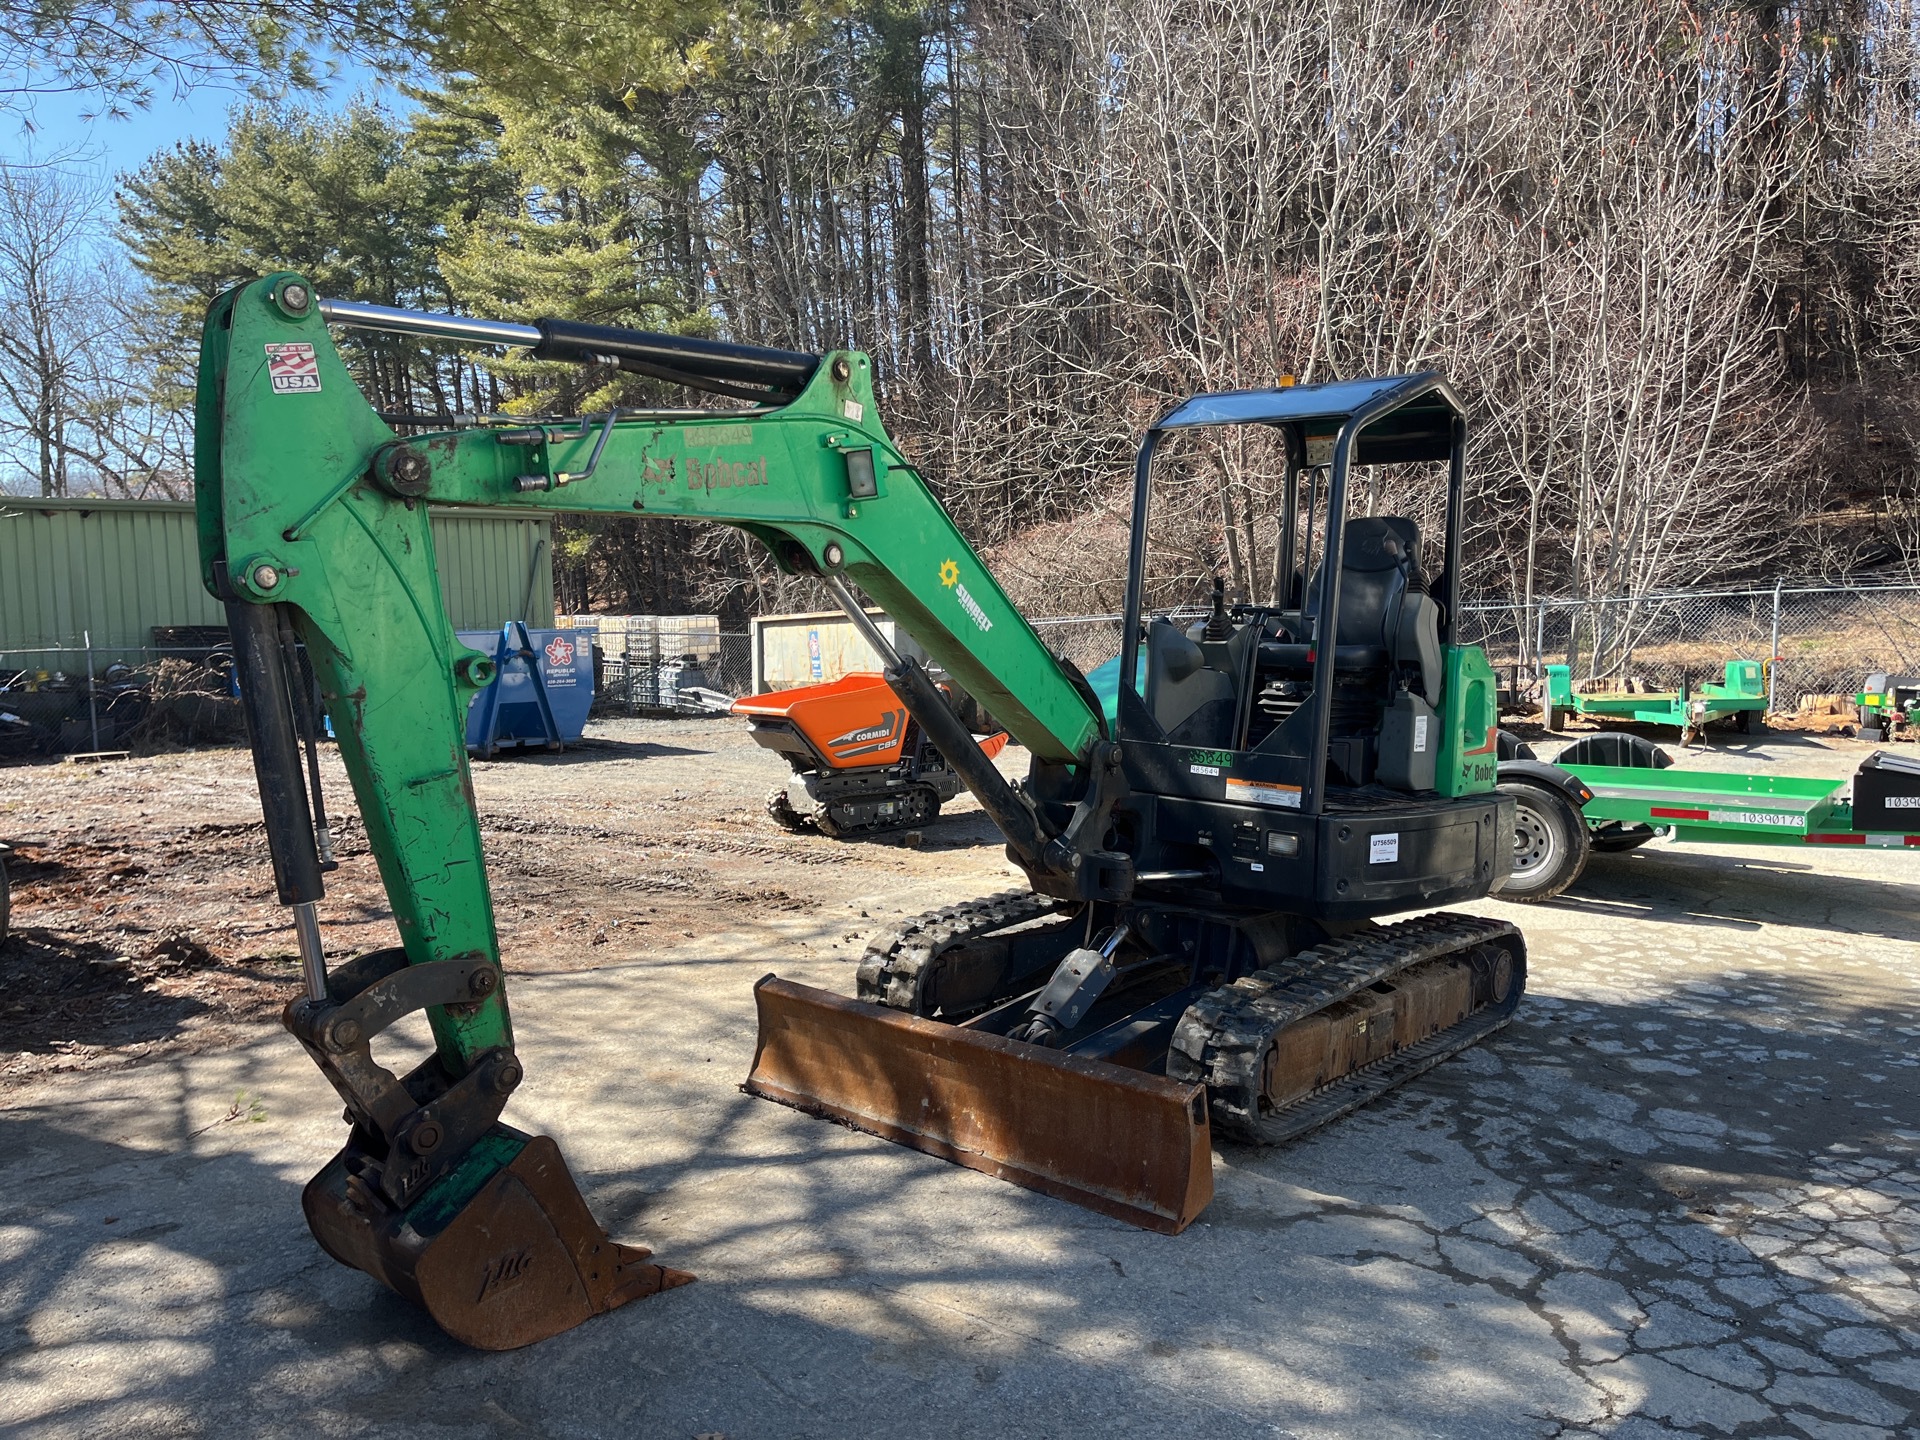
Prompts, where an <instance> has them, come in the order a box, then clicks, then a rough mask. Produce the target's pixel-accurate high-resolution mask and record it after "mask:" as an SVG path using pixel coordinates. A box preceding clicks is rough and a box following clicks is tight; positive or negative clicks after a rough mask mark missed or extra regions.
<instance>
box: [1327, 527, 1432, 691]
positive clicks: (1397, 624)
mask: <svg viewBox="0 0 1920 1440" xmlns="http://www.w3.org/2000/svg"><path fill="white" fill-rule="evenodd" d="M1320 573H1321V572H1320V570H1318V569H1316V572H1315V574H1314V579H1313V584H1312V586H1310V587H1309V588H1308V590H1307V597H1306V599H1307V613H1308V614H1312V613H1314V611H1315V609H1316V608H1317V606H1318V605H1319V600H1320ZM1333 643H1334V644H1336V645H1366V646H1372V647H1377V648H1378V649H1379V650H1380V651H1381V652H1382V655H1381V659H1382V661H1383V662H1384V663H1386V664H1387V665H1389V666H1390V667H1391V668H1393V669H1395V670H1399V669H1403V668H1404V669H1408V670H1412V671H1414V672H1416V673H1417V681H1416V683H1415V685H1414V688H1415V689H1416V690H1419V691H1420V692H1422V694H1423V695H1424V697H1425V698H1426V700H1427V701H1428V703H1429V704H1433V703H1437V701H1438V698H1439V695H1440V688H1441V684H1442V680H1443V676H1444V670H1443V666H1442V661H1441V651H1440V607H1439V605H1438V604H1436V603H1435V602H1434V600H1433V598H1432V597H1431V596H1429V595H1428V594H1427V593H1426V585H1425V583H1424V582H1423V581H1422V579H1421V576H1420V527H1419V526H1418V525H1416V524H1414V522H1413V521H1412V520H1409V519H1408V518H1406V517H1405V516H1404V515H1364V516H1357V517H1355V518H1354V519H1351V520H1349V521H1347V528H1346V531H1345V533H1344V543H1343V544H1342V546H1341V552H1340V614H1339V616H1338V619H1337V623H1336V624H1335V626H1334V642H1333Z"/></svg>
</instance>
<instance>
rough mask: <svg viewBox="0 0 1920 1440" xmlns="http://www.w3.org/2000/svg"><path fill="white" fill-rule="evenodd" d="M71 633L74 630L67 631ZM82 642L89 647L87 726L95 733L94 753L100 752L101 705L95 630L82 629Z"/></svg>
mask: <svg viewBox="0 0 1920 1440" xmlns="http://www.w3.org/2000/svg"><path fill="white" fill-rule="evenodd" d="M67 633H68V634H69V635H71V634H72V633H73V632H72V631H71V630H69V631H68V632H67ZM80 643H81V644H83V645H85V646H86V647H87V728H88V729H89V730H90V731H91V732H92V734H93V753H94V754H96V755H98V754H99V753H100V707H99V705H98V703H97V701H96V699H95V696H94V690H93V631H91V630H82V631H81V632H80Z"/></svg>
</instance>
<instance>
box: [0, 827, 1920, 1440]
mask: <svg viewBox="0 0 1920 1440" xmlns="http://www.w3.org/2000/svg"><path fill="white" fill-rule="evenodd" d="M1915 867H1916V861H1915V860H1914V859H1910V858H1908V857H1906V856H1904V855H1899V854H1885V853H1873V854H1867V853H1856V854H1833V853H1823V854H1821V855H1819V856H1817V857H1813V858H1807V857H1805V856H1804V855H1803V854H1802V853H1801V852H1798V851H1793V850H1785V849H1782V850H1744V851H1742V850H1733V849H1728V850H1717V851H1710V850H1664V849H1662V848H1660V847H1657V846H1655V847H1649V848H1648V849H1646V850H1642V851H1639V852H1635V853H1633V854H1630V855H1626V856H1616V857H1597V858H1596V861H1595V864H1594V868H1593V871H1592V874H1591V876H1590V878H1589V880H1588V882H1587V883H1586V884H1585V885H1584V886H1583V887H1582V888H1581V889H1580V890H1579V891H1578V892H1577V893H1576V894H1574V895H1572V896H1569V897H1566V898H1564V899H1563V900H1562V901H1560V902H1557V903H1555V904H1553V905H1550V906H1546V907H1541V908H1535V909H1524V908H1520V907H1514V906H1507V905H1503V904H1500V903H1498V902H1487V903H1485V904H1483V905H1479V906H1474V907H1471V908H1473V909H1476V910H1479V911H1481V912H1483V913H1487V914H1494V915H1499V916H1501V917H1503V918H1508V919H1512V920H1514V921H1516V923H1518V924H1519V925H1520V926H1521V927H1522V928H1523V930H1524V931H1525V932H1526V934H1527V937H1528V941H1529V945H1530V949H1531V955H1532V976H1531V984H1530V995H1529V999H1528V1001H1527V1002H1526V1003H1525V1004H1524V1005H1523V1007H1522V1009H1521V1011H1520V1015H1519V1018H1518V1019H1517V1020H1516V1022H1515V1023H1514V1024H1513V1025H1512V1026H1511V1027H1509V1028H1508V1029H1507V1030H1506V1031H1504V1032H1502V1033H1501V1034H1499V1035H1498V1036H1496V1037H1494V1038H1493V1039H1492V1040H1491V1041H1490V1042H1488V1043H1486V1044H1484V1045H1482V1046H1480V1047H1478V1048H1477V1049H1476V1050H1474V1051H1472V1052H1470V1053H1468V1054H1466V1055H1464V1056H1461V1057H1459V1058H1457V1059H1456V1060H1453V1061H1451V1062H1449V1063H1447V1064H1445V1065H1443V1066H1441V1067H1440V1068H1438V1069H1437V1070H1435V1071H1433V1072H1431V1073H1430V1074H1428V1075H1427V1076H1425V1077H1423V1078H1422V1079H1420V1080H1419V1081H1417V1082H1416V1083H1414V1084H1413V1085H1411V1086H1409V1087H1407V1088H1406V1089H1404V1090H1403V1091H1401V1092H1399V1093H1397V1094H1396V1095H1395V1096H1393V1097H1391V1098H1389V1099H1388V1100H1387V1101H1385V1102H1383V1103H1381V1104H1379V1105H1376V1106H1374V1107H1372V1108H1371V1109H1370V1110H1367V1111H1363V1112H1361V1113H1360V1114H1357V1115H1355V1116H1352V1117H1349V1118H1348V1119H1346V1120H1344V1121H1342V1122H1340V1123H1338V1124H1336V1125H1334V1126H1332V1127H1330V1128H1329V1129H1327V1130H1325V1131H1322V1132H1320V1133H1319V1134H1317V1135H1314V1136H1311V1137H1309V1138H1308V1139H1306V1140H1305V1141H1303V1142H1301V1143H1298V1144H1296V1145H1294V1146H1292V1147H1289V1148H1287V1149H1284V1150H1279V1151H1257V1150H1250V1149H1244V1148H1239V1147H1225V1148H1222V1149H1221V1150H1220V1152H1219V1153H1218V1154H1217V1155H1216V1159H1215V1179H1216V1186H1217V1198H1216V1200H1215V1202H1214V1205H1213V1207H1212V1208H1211V1209H1210V1210H1209V1211H1208V1213H1207V1214H1206V1215H1205V1216H1204V1217H1203V1218H1202V1220H1201V1222H1200V1223H1198V1224H1196V1225H1195V1226H1194V1227H1193V1228H1192V1229H1191V1230H1189V1231H1188V1232H1187V1233H1186V1234H1185V1235H1183V1236H1179V1237H1171V1238H1170V1237H1164V1236H1156V1235H1148V1234H1145V1233H1142V1232H1139V1231H1136V1230H1132V1229H1129V1228H1128V1227H1126V1226H1123V1225H1120V1224H1117V1223H1115V1222H1112V1221H1109V1220H1106V1219H1104V1218H1102V1217H1099V1216H1095V1215H1091V1214H1088V1213H1086V1212H1083V1211H1079V1210H1076V1209H1072V1208H1070V1207H1068V1206H1065V1205H1062V1204H1060V1203H1058V1202H1055V1201H1051V1200H1047V1199H1045V1198H1043V1197H1040V1196H1037V1195H1034V1194H1031V1193H1028V1192H1026V1191H1022V1190H1018V1189H1015V1188H1013V1187H1011V1186H1007V1185H1003V1184H999V1183H996V1182H994V1181H992V1180H989V1179H987V1178H985V1177H983V1176H980V1175H977V1174H974V1173H972V1172H969V1171H964V1170H960V1169H956V1168H953V1167H950V1166H946V1165H943V1164H941V1163H939V1162H938V1161H935V1160H931V1159H929V1158H927V1157H925V1156H921V1155H917V1154H913V1153H911V1152H907V1151H904V1150H900V1149H897V1148H895V1147H892V1146H888V1145H885V1144H883V1143H881V1142H879V1141H876V1140H874V1139H872V1138H870V1137H867V1136H862V1135H856V1134H853V1133H851V1132H848V1131H845V1130H841V1129H837V1128H835V1127H833V1126H830V1125H825V1124H822V1123H821V1122H818V1121H814V1120H810V1119H808V1118H806V1117H804V1116H801V1115H799V1114H796V1113H795V1112H792V1111H789V1110H785V1109H782V1108H780V1107H777V1106H773V1105H769V1104H765V1103H762V1102H759V1101H754V1100H750V1099H747V1098H746V1097H744V1096H743V1095H741V1094H740V1093H739V1092H738V1090H737V1088H736V1087H737V1085H738V1082H739V1081H740V1079H741V1078H742V1076H743V1075H744V1074H745V1071H746V1068H747V1065H748V1061H749V1059H750V1057H751V1053H752V1041H753V1013H752V1002H751V997H750V993H749V992H750V986H751V984H752V982H753V980H754V979H756V978H758V977H759V976H760V975H761V974H764V973H765V972H766V971H767V970H769V969H772V970H778V971H779V972H781V973H782V974H787V975H791V976H793V977H794V978H796V979H800V980H804V981H808V982H811V983H816V984H822V985H826V986H830V987H834V988H838V989H841V990H847V989H849V988H850V987H851V983H852V973H851V970H852V967H851V965H850V964H849V963H847V962H846V961H845V960H836V959H833V958H830V957H829V956H828V955H827V954H826V951H825V949H824V947H822V946H821V945H820V944H819V943H818V942H819V940H820V938H821V937H822V936H826V935H829V934H833V935H838V934H839V933H841V932H842V931H843V930H844V928H845V927H846V925H847V924H848V915H849V914H857V913H858V911H859V910H860V909H863V908H864V909H868V910H870V911H871V912H872V913H873V914H874V915H875V916H876V917H877V916H880V915H883V914H885V913H887V912H888V910H889V908H894V909H897V908H901V901H900V897H898V896H895V895H893V894H891V893H872V894H863V895H860V896H854V897H849V900H850V902H851V907H852V908H851V909H850V910H849V909H844V908H840V909H834V910H832V912H831V913H818V914H798V915H796V914H794V913H792V912H786V911H782V912H772V913H768V914H765V915H756V914H746V913H742V914H739V915H737V916H735V917H733V918H732V919H731V921H730V923H731V924H733V926H734V929H733V930H732V931H730V932H729V933H727V934H723V935H720V936H709V937H704V938H701V939H699V940H695V941H690V942H688V943H686V944H684V945H681V946H678V947H675V948H670V949H663V950H657V951H653V952H650V953H647V954H644V955H635V956H631V957H624V958H614V957H610V959H609V963H607V964H605V965H603V966H602V967H601V968H599V969H598V970H594V971H588V972H583V973H573V974H556V975H545V976H538V977H531V978H525V979H519V980H514V981H512V982H511V983H512V985H513V997H514V1003H515V1018H516V1028H517V1030H518V1032H519V1038H520V1044H521V1048H522V1053H523V1054H524V1055H525V1056H526V1058H527V1061H528V1069H529V1081H528V1084H527V1085H526V1087H525V1088H524V1089H523V1091H521V1092H520V1093H519V1094H518V1095H516V1097H515V1101H514V1105H513V1107H512V1108H511V1110H510V1112H509V1118H511V1119H514V1120H515V1121H516V1122H517V1123H520V1124H522V1125H523V1126H526V1127H528V1128H535V1129H542V1130H546V1131H548V1132H550V1133H553V1134H554V1135H556V1137H557V1138H558V1139H559V1140H560V1142H561V1144H562V1146H563V1147H564V1149H565V1151H566V1153H567V1155H568V1158H569V1160H570V1162H571V1163H572V1165H573V1167H574V1169H575V1171H576V1173H577V1174H578V1175H579V1176H580V1178H581V1181H582V1185H583V1188H584V1189H585V1190H586V1192H587V1194H588V1198H589V1200H590V1201H591V1203H592V1204H593V1205H594V1207H595V1209H596V1212H597V1213H598V1214H600V1215H601V1216H602V1218H603V1219H605V1220H606V1221H607V1223H608V1224H609V1225H610V1226H611V1227H612V1228H613V1229H614V1231H615V1233H616V1234H618V1235H620V1236H622V1237H623V1238H633V1239H639V1240H643V1241H644V1242H645V1243H647V1244H648V1245H651V1246H652V1247H653V1248H654V1249H655V1250H656V1251H657V1252H658V1253H659V1254H660V1256H661V1258H663V1259H665V1260H667V1261H669V1262H670V1263H672V1264H675V1265H679V1266H683V1267H685V1268H687V1269H690V1270H693V1271H695V1272H696V1273H697V1274H698V1275H699V1276H700V1281H699V1283H698V1284H696V1285H694V1286H691V1287H689V1288H687V1289H684V1290H678V1291H674V1292H672V1293H670V1294H668V1295H665V1296H662V1297H659V1298H656V1299H652V1300H648V1301H646V1302H644V1303H642V1304H638V1305H634V1306H631V1307H629V1308H628V1309H626V1310H623V1311H620V1312H617V1313H616V1314H614V1315H611V1316H607V1317H603V1318H601V1319H599V1320H596V1321H594V1322H592V1323H590V1324H588V1325H586V1326H584V1327H582V1328H580V1329H579V1330H576V1331H574V1332H572V1333H570V1334H568V1335H566V1336H563V1337H560V1338H558V1339H556V1340H554V1341H551V1342H548V1343H547V1344H545V1345H543V1346H540V1347H537V1348H535V1349H533V1350H530V1351H524V1352H519V1353H516V1354H512V1355H504V1356H483V1355H477V1354H473V1353H470V1352H467V1351H463V1350H461V1349H459V1348H458V1347H456V1346H454V1345H452V1344H451V1343H450V1342H448V1341H446V1340H445V1339H444V1337H442V1336H440V1335H439V1334H437V1333H436V1332H435V1331H434V1330H433V1329H432V1328H431V1327H430V1326H429V1325H428V1324H427V1323H426V1322H425V1321H424V1320H423V1318H422V1317H421V1316H420V1315H419V1314H417V1313H416V1312H415V1311H414V1310H413V1309H411V1308H410V1307H409V1306H407V1305H406V1304H404V1303H402V1302H401V1301H399V1300H397V1299H395V1298H394V1297H392V1296H389V1295H387V1294H386V1293H385V1292H383V1291H381V1290H380V1289H379V1288H378V1287H377V1286H375V1285H374V1284H373V1282H371V1281H370V1280H368V1279H367V1278H366V1277H365V1276H362V1275H360V1274H358V1273H356V1272H353V1271H349V1270H346V1269H343V1268H341V1267H339V1266H337V1265H335V1264H333V1263H332V1262H331V1261H329V1260H327V1259H326V1258H325V1257H324V1256H323V1255H321V1254H320V1253H319V1251H318V1250H317V1249H316V1248H315V1246H314V1245H313V1243H312V1241H311V1239H310V1238H309V1237H308V1236H307V1234H306V1232H305V1230H304V1227H303V1226H302V1225H301V1223H300V1219H299V1211H298V1187H299V1185H300V1184H301V1183H302V1182H303V1181H304V1180H305V1178H306V1177H307V1176H308V1175H309V1174H311V1173H312V1172H313V1171H314V1170H315V1169H317V1168H318V1166H319V1164H320V1162H321V1161H322V1160H323V1159H324V1158H325V1156H326V1155H327V1154H328V1153H330V1149H331V1147H332V1146H333V1145H335V1144H337V1143H338V1139H339V1135H338V1126H337V1115H338V1108H337V1102H333V1101H331V1100H330V1098H329V1095H328V1093H327V1092H326V1090H325V1087H324V1085H323V1083H322V1082H321V1080H320V1078H319V1076H318V1075H317V1073H316V1072H314V1071H313V1069H312V1067H311V1066H310V1065H309V1064H308V1063H307V1062H306V1060H305V1059H304V1057H303V1056H302V1055H301V1053H300V1052H299V1050H298V1048H297V1047H296V1046H294V1045H293V1044H292V1043H291V1042H290V1041H288V1040H287V1039H286V1038H285V1037H284V1036H283V1035H281V1034H279V1033H278V1032H276V1031H269V1030H266V1029H264V1028H263V1029H262V1030H261V1031H260V1032H259V1034H258V1036H257V1037H256V1038H255V1039H253V1040H252V1041H250V1042H249V1043H247V1044H244V1045H242V1046H240V1047H238V1048H236V1049H234V1050H233V1051H231V1052H228V1053H222V1054H212V1055H202V1056H192V1057H185V1058H178V1059H174V1060H169V1061H167V1062H165V1063H158V1064H152V1065H148V1066H145V1067H142V1068H138V1069H127V1070H120V1071H115V1072H108V1073H98V1074H94V1073H89V1074H83V1075H75V1076H67V1077H59V1078H56V1079H50V1080H47V1081H43V1082H36V1083H35V1084H33V1085H30V1086H27V1087H24V1088H22V1089H19V1090H16V1091H13V1092H11V1093H10V1094H9V1095H8V1096H7V1097H5V1100H4V1102H3V1103H4V1105H5V1108H4V1110H0V1136H4V1140H3V1141H0V1177H3V1178H0V1197H3V1198H0V1256H3V1257H4V1265H0V1323H3V1324H4V1326H5V1329H4V1332H0V1426H4V1427H8V1428H9V1430H10V1431H11V1432H12V1433H19V1434H23V1435H34V1436H67V1435H87V1436H93V1435H150V1434H195V1433H205V1434H222V1435H224V1434H239V1433H246V1434H259V1435H298V1436H300V1437H303V1440H306V1437H315V1436H332V1435H347V1434H352V1435H376V1436H381V1435H396V1436H397V1435H407V1436H430V1437H454V1436H460V1437H466V1436H494V1435H500V1436H510V1435H546V1436H554V1437H586V1436H600V1435H607V1436H615V1435H619V1436H631V1435H645V1436H695V1435H708V1434H715V1433H718V1434H724V1435H726V1436H728V1437H731V1440H743V1437H749V1436H774V1437H784V1436H841V1435H855V1434H859V1435H887V1436H892V1435H900V1436H922V1435H942V1436H944V1435H980V1436H988V1435H992V1436H1008V1435H1019V1436H1025V1435H1034V1436H1040V1435H1049V1436H1051V1435H1079V1434H1087V1435H1101V1436H1107V1435H1116V1436H1118V1435H1143V1436H1147V1435H1150V1436H1188V1435H1191V1436H1196V1437H1197V1436H1208V1437H1217V1436H1264V1437H1273V1436H1294V1437H1297V1440H1333V1437H1341V1440H1346V1437H1367V1440H1372V1437H1388V1440H1401V1437H1405V1440H1414V1437H1460V1440H1482V1437H1506V1436H1516V1437H1518V1436H1540V1437H1548V1436H1555V1437H1570V1436H1605V1437H1609V1440H1649V1437H1654V1436H1659V1437H1673V1436H1696V1437H1703V1440H1704V1437H1739V1440H1749V1437H1752V1440H1757V1437H1799V1440H1830V1437H1845V1440H1868V1437H1871V1440H1920V1422H1917V1421H1916V1419H1915V1415H1916V1410H1920V1284H1917V1283H1916V1281H1917V1279H1920V1253H1917V1252H1920V1244H1917V1243H1916V1242H1920V1097H1917V1096H1916V1091H1915V1086H1914V1069H1915V1067H1916V1056H1915V1040H1916V1038H1920V1023H1917V1022H1916V1019H1915V1015H1916V1005H1915V1000H1916V996H1917V994H1920V943H1916V940H1915V938H1914V937H1915V936H1916V935H1920V926H1917V925H1916V921H1917V920H1920V888H1916V887H1915V884H1914V882H1915V881H1920V869H1916V868H1915ZM1005 880H1006V877H1005V874H1004V871H1003V870H1002V868H1001V865H1000V862H999V861H998V859H997V857H996V856H995V855H994V854H993V852H992V851H991V850H990V849H987V848H985V847H983V848H982V849H981V851H980V852H979V875H978V890H979V892H985V891H987V890H990V889H994V888H998V887H999V886H1001V885H1002V884H1004V883H1005ZM914 903H916V904H925V903H928V902H927V901H926V899H925V897H924V896H916V897H915V901H914ZM802 942H811V943H812V944H813V948H812V949H810V950H806V951H802V950H801V949H800V945H801V943H802ZM237 1090H245V1091H246V1092H247V1093H248V1094H249V1095H250V1096H256V1097H259V1099H260V1100H261V1102H262V1103H263V1104H264V1106H265V1108H266V1111H267V1117H268V1118H267V1120H266V1122H265V1123H263V1124H259V1125H220V1124H213V1125H212V1126H211V1128H204V1127H207V1126H208V1122H210V1121H215V1120H217V1118H218V1116H219V1115H220V1114H221V1113H223V1112H224V1111H225V1110H226V1109H227V1108H228V1106H229V1104H230V1102H231V1099H232V1097H233V1095H234V1093H235V1091H237Z"/></svg>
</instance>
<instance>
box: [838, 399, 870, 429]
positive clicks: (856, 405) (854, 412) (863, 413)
mask: <svg viewBox="0 0 1920 1440" xmlns="http://www.w3.org/2000/svg"><path fill="white" fill-rule="evenodd" d="M840 413H841V414H842V415H844V416H846V417H847V419H849V420H851V421H852V422H853V423H854V424H856V425H858V424H859V423H860V422H861V421H862V420H864V419H866V418H867V407H866V406H864V405H862V404H861V403H860V402H859V401H858V400H842V401H841V402H840Z"/></svg>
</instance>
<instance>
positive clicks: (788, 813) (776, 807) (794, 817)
mask: <svg viewBox="0 0 1920 1440" xmlns="http://www.w3.org/2000/svg"><path fill="white" fill-rule="evenodd" d="M767 815H768V818H770V819H771V820H772V821H773V823H774V824H776V825H778V826H779V827H780V828H781V829H782V830H790V831H792V832H793V833H794V834H795V835H804V834H806V833H807V831H809V830H811V829H812V828H813V826H811V825H810V824H808V823H807V817H806V816H804V815H802V814H801V813H800V812H799V811H797V810H795V809H794V808H793V802H792V801H791V800H789V799H787V787H786V786H784V785H777V786H775V787H774V788H773V789H772V790H770V791H768V792H767Z"/></svg>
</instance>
